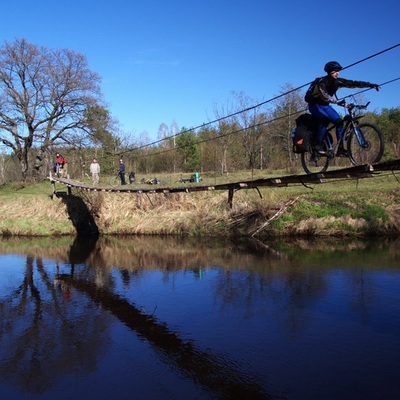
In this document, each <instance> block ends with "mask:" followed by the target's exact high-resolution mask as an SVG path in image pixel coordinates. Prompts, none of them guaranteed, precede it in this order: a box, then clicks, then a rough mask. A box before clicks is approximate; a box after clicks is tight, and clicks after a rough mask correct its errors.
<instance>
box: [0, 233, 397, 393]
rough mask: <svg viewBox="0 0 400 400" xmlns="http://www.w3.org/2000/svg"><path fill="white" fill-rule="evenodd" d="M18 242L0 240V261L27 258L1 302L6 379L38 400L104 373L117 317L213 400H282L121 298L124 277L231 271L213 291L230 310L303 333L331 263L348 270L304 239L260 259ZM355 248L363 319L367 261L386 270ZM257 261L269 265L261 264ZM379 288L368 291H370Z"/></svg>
mask: <svg viewBox="0 0 400 400" xmlns="http://www.w3.org/2000/svg"><path fill="white" fill-rule="evenodd" d="M24 240H25V241H26V239H24ZM19 243H21V242H18V241H17V240H15V241H14V240H12V239H9V240H7V241H0V254H4V253H14V254H22V253H24V252H25V254H26V265H25V268H24V273H23V275H21V283H20V284H19V285H16V288H15V290H13V291H12V292H11V293H7V295H4V294H3V295H0V296H2V297H0V311H1V316H2V319H1V322H0V345H1V347H0V356H1V360H2V362H1V364H0V376H1V379H2V380H3V381H7V383H8V384H10V385H12V386H14V387H18V388H19V389H20V390H22V391H25V392H29V393H32V394H40V393H44V392H46V391H47V390H49V389H50V388H51V387H54V386H56V385H57V382H58V381H59V380H60V379H61V378H62V377H63V376H64V375H66V374H70V373H71V372H72V373H76V374H78V375H79V374H81V375H85V374H88V373H90V372H92V371H95V370H96V368H97V363H98V360H99V359H100V358H101V356H102V354H103V353H105V352H106V350H107V349H108V347H109V341H110V330H111V325H112V324H113V322H114V321H115V320H118V321H120V322H121V323H122V324H124V325H125V326H127V327H128V328H129V329H130V330H131V331H133V332H135V333H136V334H137V335H138V336H139V337H141V338H144V339H146V343H149V344H151V345H152V347H153V348H154V350H156V352H157V354H158V355H159V356H160V359H161V360H162V361H163V362H164V363H165V364H166V365H168V366H172V370H174V371H179V373H180V374H184V375H185V376H188V377H190V379H191V380H192V382H194V384H195V385H199V386H202V387H205V388H207V390H208V391H209V392H210V393H211V396H214V398H229V399H235V398H240V399H243V398H252V399H256V398H262V399H266V398H276V397H275V396H273V395H271V394H270V393H269V392H271V391H266V389H265V388H266V386H267V384H266V382H259V379H258V376H257V375H254V374H253V375H252V374H248V373H246V372H244V369H242V368H241V366H240V364H239V363H238V362H237V360H235V359H233V357H232V356H231V357H228V356H227V355H225V354H217V353H216V352H213V351H211V350H204V349H203V348H202V347H201V346H200V345H197V343H196V339H194V340H191V341H189V340H184V339H181V332H179V331H177V330H176V329H175V330H172V329H170V328H169V327H168V325H167V323H163V322H160V321H159V320H158V319H157V318H156V317H155V316H154V315H153V314H148V313H147V314H146V313H145V312H144V311H142V310H140V309H139V308H138V307H137V306H135V304H134V302H133V301H132V300H130V299H128V298H125V297H124V296H125V295H123V294H121V292H122V293H124V291H123V290H122V291H118V288H117V282H116V276H117V275H118V273H119V274H120V279H121V282H122V287H123V289H128V288H129V287H130V286H131V285H133V284H134V283H136V282H138V281H140V278H141V274H142V273H144V271H147V272H148V271H151V270H155V271H161V272H162V274H163V276H164V278H165V279H166V280H168V279H169V278H171V280H173V279H174V275H175V273H179V272H181V271H193V272H194V273H195V274H196V276H198V277H199V279H200V277H201V276H202V274H203V272H204V270H205V268H208V266H210V265H221V266H223V265H228V266H229V267H227V268H224V267H221V268H218V272H217V273H215V280H213V286H212V289H213V290H214V292H213V295H214V296H215V300H217V301H218V304H219V305H220V307H221V308H227V307H232V311H233V312H237V311H238V310H240V312H243V313H244V315H243V317H244V318H245V319H246V318H248V317H250V316H251V315H252V313H254V312H258V311H259V310H256V309H255V307H256V306H259V307H262V306H271V305H272V304H273V306H274V313H276V314H277V315H278V317H277V318H275V319H274V322H275V323H283V325H284V326H285V329H286V330H289V331H290V332H291V333H298V332H299V331H300V330H301V328H303V329H304V327H305V326H306V325H307V318H309V315H310V314H309V313H307V312H305V313H303V310H307V308H308V307H309V305H310V304H311V305H312V304H313V303H314V304H315V303H317V301H318V300H319V299H320V298H321V297H322V296H323V295H324V293H325V292H326V291H327V274H326V272H327V271H328V272H330V271H331V267H332V263H340V258H338V257H337V256H336V257H335V258H333V257H330V256H329V254H333V253H334V252H335V247H334V245H332V241H330V242H329V243H325V244H323V243H322V242H319V243H318V246H320V247H319V248H317V244H316V243H313V246H314V247H313V251H312V252H310V251H309V249H307V248H306V245H305V243H302V242H299V243H297V244H296V246H297V247H296V252H297V254H296V256H292V255H291V250H290V248H289V250H288V249H286V250H285V251H284V252H282V253H281V252H279V251H278V250H277V249H279V247H280V246H279V244H278V245H276V247H275V249H274V250H272V249H271V248H268V247H267V246H263V245H260V244H257V243H256V246H254V252H249V248H248V247H246V246H242V244H237V243H234V244H232V243H227V244H225V246H222V247H221V246H219V244H217V243H214V241H212V242H203V243H199V242H197V241H190V240H189V241H187V242H185V243H183V242H182V243H181V242H180V241H179V240H176V239H173V240H171V239H157V238H154V240H153V239H152V240H148V239H141V238H100V239H99V240H90V239H83V238H79V239H76V240H75V241H73V242H72V241H71V240H70V239H68V238H60V239H59V240H52V241H50V240H48V241H46V239H42V240H41V241H40V242H37V245H36V244H35V243H36V242H35V241H34V240H32V241H31V243H30V245H29V246H25V247H21V246H20V245H19ZM253 244H254V243H253ZM348 245H349V246H350V242H348ZM322 246H325V247H322ZM351 246H352V247H351V249H350V248H349V251H350V250H351V251H355V254H357V257H355V258H354V260H355V261H354V262H355V266H356V267H357V265H356V263H357V260H358V259H359V258H360V257H359V254H363V255H364V256H365V259H364V260H362V263H361V265H362V267H361V268H360V270H359V273H357V274H355V275H353V278H354V281H353V282H352V285H353V287H354V299H353V306H354V305H356V306H357V308H358V309H359V312H360V313H362V315H363V316H364V315H366V313H367V311H368V307H369V304H368V303H367V300H368V299H369V301H371V297H368V296H367V295H366V293H365V290H366V288H368V286H367V283H368V282H367V281H366V279H365V276H364V274H363V268H364V267H365V266H367V265H368V263H371V265H374V263H375V265H379V262H380V260H379V259H378V260H377V259H375V260H374V257H375V256H374V253H373V252H371V253H370V254H368V244H367V243H365V242H362V241H360V242H358V243H357V244H354V242H352V244H351ZM303 247H304V248H303ZM155 248H156V249H157V250H156V251H154V249H155ZM319 251H320V252H321V253H318V252H319ZM398 251H399V250H398V243H394V244H392V245H390V246H388V252H393V264H394V265H396V268H397V261H396V260H398ZM298 252H302V253H301V257H300V256H299V255H298ZM322 253H323V256H321V254H322ZM258 257H259V258H260V259H262V263H256V262H255V260H256V259H257V258H258ZM377 257H379V253H378V256H377ZM45 259H47V260H55V265H54V268H49V267H47V268H45V267H44V262H43V260H45ZM210 260H212V261H211V262H212V263H213V264H210ZM282 260H284V262H282ZM300 260H301V261H300ZM321 260H323V262H322V261H321ZM366 260H367V261H366ZM47 265H48V264H47ZM115 268H117V269H118V273H116V271H115ZM352 271H356V269H352ZM372 289H373V288H368V293H369V294H371V293H373V290H372ZM105 311H106V312H105ZM166 322H168V321H166ZM174 326H175V325H174ZM10 338H12V339H10ZM263 375H264V377H265V376H267V375H268V371H267V372H265V371H264V372H263Z"/></svg>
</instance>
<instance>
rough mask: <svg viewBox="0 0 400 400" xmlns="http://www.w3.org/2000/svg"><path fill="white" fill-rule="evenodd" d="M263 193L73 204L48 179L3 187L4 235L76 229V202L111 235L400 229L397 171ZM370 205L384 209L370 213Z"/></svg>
mask: <svg viewBox="0 0 400 400" xmlns="http://www.w3.org/2000/svg"><path fill="white" fill-rule="evenodd" d="M280 175H283V174H280ZM265 176H268V174H265V175H264V177H265ZM230 178H232V181H238V180H240V178H241V176H240V175H238V174H237V175H234V176H230ZM242 178H249V179H250V178H251V177H250V176H242ZM207 179H210V180H211V179H214V178H213V177H208V178H207ZM215 179H216V178H215ZM218 183H220V182H218ZM260 192H261V194H262V198H260V196H259V195H258V192H257V191H256V190H240V191H238V192H235V195H234V198H233V208H232V209H230V208H229V206H228V201H227V200H228V194H227V192H220V191H208V192H194V193H176V194H171V193H170V194H155V193H152V194H150V193H149V194H146V193H141V194H139V193H108V192H87V191H80V190H76V189H73V190H72V194H73V196H75V199H78V200H80V201H77V202H75V203H73V202H71V201H70V202H69V203H68V198H62V197H60V198H57V199H54V200H52V199H51V197H50V194H51V187H50V184H49V182H44V183H42V184H39V185H31V186H23V185H20V186H15V185H14V186H7V187H0V235H1V234H2V235H8V236H11V235H32V236H35V235H36V236H39V235H42V236H46V235H74V234H76V228H75V226H76V219H77V218H85V215H86V216H87V215H88V213H87V212H86V213H85V212H79V211H80V210H76V209H74V207H76V206H77V204H78V205H79V206H80V207H82V206H83V207H85V208H86V211H88V212H89V214H90V215H91V216H93V218H94V221H95V223H96V225H97V227H98V228H99V231H100V233H102V234H105V235H116V234H118V235H122V234H129V235H131V234H136V235H185V236H187V235H188V236H191V235H208V236H221V237H222V236H224V237H227V236H229V235H249V234H251V232H257V229H258V228H259V227H262V226H265V227H266V228H265V229H263V231H262V235H267V236H268V235H275V236H276V235H281V234H282V235H283V234H293V235H337V236H339V235H342V234H349V233H350V234H353V233H356V234H362V233H363V232H372V231H373V230H376V231H377V232H379V231H381V232H384V231H385V230H387V231H391V232H393V231H400V205H399V202H400V200H399V196H398V193H399V182H398V180H397V179H396V178H395V177H393V176H383V177H375V178H373V179H365V180H361V181H359V182H355V181H349V182H346V181H343V182H339V183H337V182H335V183H327V184H324V185H316V186H314V188H313V190H311V189H310V188H306V187H304V186H294V187H287V188H261V189H260ZM296 198H300V199H302V200H305V201H306V203H304V202H301V201H300V204H293V205H290V207H288V209H284V212H283V213H282V214H279V218H277V219H276V220H273V222H271V223H268V221H269V220H272V217H273V216H274V215H275V214H277V212H279V210H282V208H284V206H285V204H289V203H290V200H291V199H296ZM82 200H83V201H82ZM305 205H306V206H307V208H306V209H304V206H305ZM299 207H303V209H299ZM363 207H364V208H365V210H366V211H365V212H366V214H365V215H364V216H361V217H354V216H352V215H350V213H349V210H350V211H352V210H356V211H358V210H359V209H362V208H363ZM339 209H343V212H342V213H341V214H340V213H337V212H336V211H337V210H339ZM380 209H381V210H382V212H380ZM321 210H322V211H324V215H322V213H321ZM81 211H82V210H81ZM84 211H85V210H84ZM335 212H336V213H335ZM368 212H371V213H372V212H374V213H376V215H377V216H376V217H371V219H370V220H369V219H368ZM383 214H386V215H387V216H388V219H386V221H384V220H383V219H382V217H381V216H382V215H383ZM77 216H78V217H77ZM80 222H82V223H83V224H85V223H86V222H85V221H80Z"/></svg>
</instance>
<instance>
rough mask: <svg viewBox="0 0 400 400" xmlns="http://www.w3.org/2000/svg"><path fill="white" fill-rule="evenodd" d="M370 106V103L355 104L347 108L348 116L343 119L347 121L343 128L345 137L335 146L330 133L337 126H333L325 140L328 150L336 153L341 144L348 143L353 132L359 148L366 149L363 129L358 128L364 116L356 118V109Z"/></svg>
mask: <svg viewBox="0 0 400 400" xmlns="http://www.w3.org/2000/svg"><path fill="white" fill-rule="evenodd" d="M368 105H369V102H368V103H367V104H366V105H364V106H355V105H354V104H351V105H350V106H349V107H348V108H347V114H346V116H345V117H344V118H343V120H344V121H345V125H344V126H343V136H342V138H341V140H340V141H338V142H337V143H336V146H333V142H332V140H331V138H330V135H329V133H330V131H331V130H333V129H334V128H335V125H332V126H331V127H330V128H328V129H327V132H326V136H325V140H326V142H327V144H328V150H330V151H333V152H334V153H336V151H337V149H338V147H339V144H340V142H342V143H344V142H346V141H347V139H348V137H349V135H350V133H351V132H353V133H354V136H355V137H356V138H357V142H358V144H359V146H360V147H366V145H367V144H366V140H365V136H364V133H363V131H362V130H361V129H359V128H358V120H359V119H360V118H362V117H363V115H358V116H355V115H354V109H355V108H366V107H367V106H368Z"/></svg>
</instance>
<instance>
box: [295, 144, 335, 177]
mask: <svg viewBox="0 0 400 400" xmlns="http://www.w3.org/2000/svg"><path fill="white" fill-rule="evenodd" d="M322 147H323V149H324V151H325V152H326V155H319V154H315V155H313V150H312V149H311V148H310V150H309V151H306V152H304V153H301V165H302V167H303V169H304V171H305V172H306V173H307V174H320V173H322V172H325V171H326V170H327V169H328V166H329V161H330V159H329V156H328V153H329V151H328V145H327V143H326V141H324V142H323V143H322Z"/></svg>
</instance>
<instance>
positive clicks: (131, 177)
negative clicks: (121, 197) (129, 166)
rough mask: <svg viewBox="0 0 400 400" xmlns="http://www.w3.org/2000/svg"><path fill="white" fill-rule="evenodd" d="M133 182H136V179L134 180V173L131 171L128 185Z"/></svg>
mask: <svg viewBox="0 0 400 400" xmlns="http://www.w3.org/2000/svg"><path fill="white" fill-rule="evenodd" d="M135 180H136V178H135V173H134V172H133V171H131V172H130V173H129V183H130V184H132V183H135Z"/></svg>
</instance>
